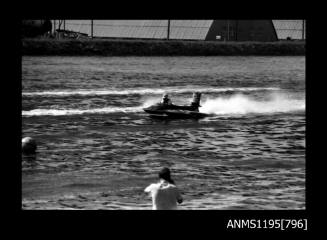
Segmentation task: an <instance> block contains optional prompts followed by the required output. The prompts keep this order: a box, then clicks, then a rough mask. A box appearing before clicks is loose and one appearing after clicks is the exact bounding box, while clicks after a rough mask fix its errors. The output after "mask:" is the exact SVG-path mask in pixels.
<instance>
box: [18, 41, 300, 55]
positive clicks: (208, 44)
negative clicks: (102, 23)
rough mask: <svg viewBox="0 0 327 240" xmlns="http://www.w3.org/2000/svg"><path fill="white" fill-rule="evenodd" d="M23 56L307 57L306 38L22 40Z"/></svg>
mask: <svg viewBox="0 0 327 240" xmlns="http://www.w3.org/2000/svg"><path fill="white" fill-rule="evenodd" d="M22 55H23V56H304V55H305V41H304V42H303V41H279V42H216V41H194V40H169V41H167V40H140V39H81V40H76V39H23V40H22Z"/></svg>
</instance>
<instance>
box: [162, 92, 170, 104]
mask: <svg viewBox="0 0 327 240" xmlns="http://www.w3.org/2000/svg"><path fill="white" fill-rule="evenodd" d="M161 103H162V104H164V105H171V104H172V102H171V100H170V99H169V97H168V94H167V93H165V94H164V95H163V97H162V100H161Z"/></svg>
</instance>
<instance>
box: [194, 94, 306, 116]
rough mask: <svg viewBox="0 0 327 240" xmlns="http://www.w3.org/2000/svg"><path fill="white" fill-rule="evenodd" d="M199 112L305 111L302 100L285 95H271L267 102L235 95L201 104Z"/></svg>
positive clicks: (208, 100)
mask: <svg viewBox="0 0 327 240" xmlns="http://www.w3.org/2000/svg"><path fill="white" fill-rule="evenodd" d="M201 105H202V107H201V108H200V112H203V113H209V114H219V115H220V114H247V113H276V112H292V111H303V110H305V101H304V99H295V98H292V97H290V96H288V95H286V94H282V93H278V94H271V95H270V96H269V99H268V100H265V101H263V100H262V101H259V100H255V99H252V98H250V97H248V96H245V95H242V94H237V95H233V96H231V97H218V98H214V99H207V100H205V101H204V102H202V104H201Z"/></svg>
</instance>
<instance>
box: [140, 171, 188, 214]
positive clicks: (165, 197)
mask: <svg viewBox="0 0 327 240" xmlns="http://www.w3.org/2000/svg"><path fill="white" fill-rule="evenodd" d="M144 191H145V192H146V193H150V195H151V197H152V209H153V210H177V203H179V204H181V203H182V202H183V198H182V195H181V193H180V191H179V190H178V188H177V187H176V186H175V183H174V181H173V180H172V179H171V177H170V170H169V168H166V167H165V168H163V169H162V170H161V171H160V172H159V182H158V183H153V184H150V185H149V186H148V187H147V188H145V190H144Z"/></svg>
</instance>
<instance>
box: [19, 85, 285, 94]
mask: <svg viewBox="0 0 327 240" xmlns="http://www.w3.org/2000/svg"><path fill="white" fill-rule="evenodd" d="M194 89H196V91H198V92H201V93H223V92H252V91H275V90H279V88H273V87H271V88H258V87H240V88H230V87H227V88H213V87H210V88H203V87H199V86H192V87H190V86H189V87H186V88H185V87H184V86H181V87H167V88H160V89H159V88H156V89H153V88H139V89H135V88H133V89H108V90H94V89H91V90H88V89H79V90H55V91H41V92H23V93H22V95H23V96H57V97H58V96H75V95H82V96H101V95H102V96H104V95H133V94H139V95H146V94H155V95H157V94H158V95H160V94H163V93H166V92H169V93H171V94H178V93H193V92H194Z"/></svg>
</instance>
